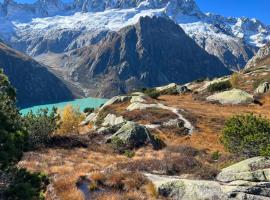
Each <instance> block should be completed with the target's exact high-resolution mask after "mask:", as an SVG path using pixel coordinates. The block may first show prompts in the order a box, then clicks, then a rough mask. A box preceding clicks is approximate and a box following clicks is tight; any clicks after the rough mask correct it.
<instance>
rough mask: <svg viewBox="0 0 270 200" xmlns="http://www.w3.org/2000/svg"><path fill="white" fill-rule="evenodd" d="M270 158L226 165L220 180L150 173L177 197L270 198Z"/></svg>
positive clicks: (206, 199)
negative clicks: (191, 178) (188, 178)
mask: <svg viewBox="0 0 270 200" xmlns="http://www.w3.org/2000/svg"><path fill="white" fill-rule="evenodd" d="M269 169H270V158H267V157H255V158H251V159H247V160H244V161H242V162H239V163H237V164H234V165H232V166H230V167H228V168H225V169H223V170H222V171H221V173H220V174H219V175H218V176H217V181H205V180H187V179H181V178H180V177H175V176H173V177H170V176H159V175H154V174H146V176H147V177H148V179H150V180H151V181H152V182H153V184H154V185H155V186H156V188H157V189H158V191H159V193H160V194H161V195H162V196H165V197H170V198H171V199H173V200H269V199H270V179H269V178H270V176H269V175H270V170H269Z"/></svg>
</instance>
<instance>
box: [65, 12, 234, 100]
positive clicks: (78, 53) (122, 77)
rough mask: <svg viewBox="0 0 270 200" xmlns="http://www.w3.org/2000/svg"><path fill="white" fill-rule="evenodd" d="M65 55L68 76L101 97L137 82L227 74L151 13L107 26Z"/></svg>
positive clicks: (143, 84)
mask: <svg viewBox="0 0 270 200" xmlns="http://www.w3.org/2000/svg"><path fill="white" fill-rule="evenodd" d="M157 39H159V42H158V43H157V42H156V41H157ZM68 57H69V62H66V63H65V64H64V66H62V67H63V68H65V69H70V74H71V77H70V78H71V79H72V81H75V82H78V83H80V85H81V86H82V87H84V88H85V89H84V90H87V92H88V95H90V96H97V97H106V98H107V97H112V96H114V95H118V94H122V93H128V92H131V91H134V90H136V89H139V88H143V87H155V86H160V85H165V84H169V83H171V82H176V83H186V82H189V81H191V80H195V79H198V78H202V77H215V76H222V75H225V74H229V71H228V70H227V69H226V68H225V66H224V65H223V64H222V63H221V62H220V61H219V60H218V59H217V58H216V57H215V56H212V55H210V54H208V53H207V52H206V51H205V50H204V49H202V48H201V47H199V46H198V45H197V44H196V43H195V42H194V41H193V40H192V39H191V38H189V37H188V36H187V35H186V34H185V32H184V31H183V30H182V29H181V27H179V26H178V25H177V24H175V23H174V22H173V21H172V20H170V19H168V18H163V17H155V16H154V17H148V16H146V17H142V18H140V19H139V21H138V22H137V23H136V24H135V25H130V26H127V27H124V28H123V29H121V30H120V31H118V32H112V33H110V34H108V35H107V36H106V37H105V39H104V40H102V42H101V43H99V44H98V45H96V46H88V47H83V48H81V49H78V50H75V51H73V52H72V53H71V54H70V55H69V56H68ZM61 60H62V59H61Z"/></svg>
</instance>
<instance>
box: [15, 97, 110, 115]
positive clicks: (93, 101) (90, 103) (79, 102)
mask: <svg viewBox="0 0 270 200" xmlns="http://www.w3.org/2000/svg"><path fill="white" fill-rule="evenodd" d="M107 101H108V99H98V98H91V97H89V98H84V99H75V100H73V101H66V102H61V103H55V104H46V105H39V106H33V107H30V108H25V109H22V110H20V113H21V114H22V115H26V114H27V113H28V112H30V111H31V110H32V111H33V112H34V113H36V112H37V111H38V109H41V108H48V109H49V110H51V109H52V108H53V107H56V108H58V109H62V108H64V107H65V106H66V105H68V104H70V105H72V106H74V107H79V108H80V111H83V110H84V109H85V108H89V107H90V108H97V107H99V106H101V105H102V104H104V103H106V102H107Z"/></svg>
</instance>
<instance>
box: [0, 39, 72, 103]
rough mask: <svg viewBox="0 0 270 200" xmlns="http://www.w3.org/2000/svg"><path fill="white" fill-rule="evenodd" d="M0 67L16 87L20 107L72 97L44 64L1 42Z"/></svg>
mask: <svg viewBox="0 0 270 200" xmlns="http://www.w3.org/2000/svg"><path fill="white" fill-rule="evenodd" d="M0 67H1V68H3V69H4V73H5V74H6V75H7V76H8V78H9V80H10V82H11V84H12V85H13V86H14V87H15V88H16V90H17V100H18V105H19V106H20V107H21V108H24V107H28V106H33V105H38V104H45V103H54V102H60V101H65V100H70V99H72V98H73V95H72V93H71V92H70V91H69V89H68V88H67V86H65V84H64V83H63V82H62V81H61V80H60V79H59V78H57V77H56V76H55V75H54V74H53V73H51V72H50V71H48V70H47V69H46V67H45V66H43V65H41V64H39V63H38V62H36V61H35V60H33V59H32V58H30V57H29V56H26V55H24V54H22V53H20V52H18V51H16V50H14V49H12V48H10V47H9V46H7V45H5V44H4V43H1V42H0Z"/></svg>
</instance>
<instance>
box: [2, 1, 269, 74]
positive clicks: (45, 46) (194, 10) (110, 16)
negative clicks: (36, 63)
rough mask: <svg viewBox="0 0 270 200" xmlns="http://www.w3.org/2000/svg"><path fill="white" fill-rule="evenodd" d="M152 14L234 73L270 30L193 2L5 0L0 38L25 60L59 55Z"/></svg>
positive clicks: (89, 43)
mask: <svg viewBox="0 0 270 200" xmlns="http://www.w3.org/2000/svg"><path fill="white" fill-rule="evenodd" d="M4 5H5V6H4ZM1 13H2V14H1ZM5 13H6V14H5ZM153 15H155V16H164V17H169V18H171V19H172V20H174V21H175V22H176V23H177V24H179V25H180V26H181V27H182V28H183V29H184V31H185V32H186V33H187V34H188V35H189V36H190V37H191V38H193V39H194V40H195V41H196V42H197V44H199V45H200V46H201V47H202V48H204V49H205V50H206V51H207V52H208V53H210V54H212V55H215V56H217V57H218V58H219V59H220V60H221V61H222V62H223V64H225V65H226V66H227V67H228V68H229V69H233V70H239V69H240V68H242V67H244V66H245V64H246V63H247V61H248V60H249V59H250V58H251V57H252V56H253V55H254V54H255V53H256V52H257V50H258V48H259V47H261V46H263V45H264V44H265V43H266V42H267V41H270V28H269V26H267V25H265V24H263V23H262V22H260V21H259V20H255V19H249V18H232V17H228V18H226V17H222V16H220V15H214V14H205V13H203V12H202V11H201V10H200V9H199V7H198V6H197V4H196V2H195V1H194V0H162V1H159V0H138V1H132V2H131V1H127V0H124V1H122V0H121V1H120V0H102V1H97V0H84V1H74V2H71V3H63V2H61V0H50V1H48V0H47V1H37V2H36V3H34V4H18V3H15V2H14V1H12V0H6V1H5V3H4V4H2V6H0V20H1V21H3V22H4V23H2V24H0V37H1V36H2V38H3V39H4V40H5V42H7V43H9V44H10V45H11V46H12V47H14V48H16V49H17V50H20V51H22V52H24V53H26V54H28V55H30V56H39V55H42V54H46V53H48V52H53V53H64V52H68V51H70V50H74V49H76V48H81V47H84V46H87V45H91V44H95V43H98V42H99V41H100V40H101V39H102V38H104V37H105V36H106V34H107V33H108V32H110V31H118V30H120V29H121V28H123V27H125V26H127V25H132V24H135V23H136V22H137V21H138V19H139V18H140V17H141V16H153ZM18 16H20V17H18ZM21 16H24V17H21ZM45 30H46V31H45Z"/></svg>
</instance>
